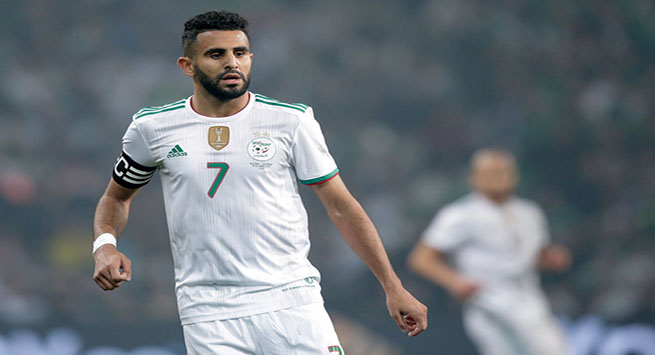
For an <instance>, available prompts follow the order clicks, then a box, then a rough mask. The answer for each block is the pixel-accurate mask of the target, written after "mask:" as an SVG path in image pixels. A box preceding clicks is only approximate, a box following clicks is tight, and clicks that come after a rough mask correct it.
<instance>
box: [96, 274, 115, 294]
mask: <svg viewBox="0 0 655 355" xmlns="http://www.w3.org/2000/svg"><path fill="white" fill-rule="evenodd" d="M93 280H94V281H95V282H96V283H97V284H98V286H100V288H101V289H103V290H105V291H111V290H113V289H115V288H116V287H118V286H120V284H121V283H122V282H119V283H115V282H113V281H112V280H111V277H110V276H109V275H108V273H102V272H98V273H97V274H96V276H95V277H94V278H93Z"/></svg>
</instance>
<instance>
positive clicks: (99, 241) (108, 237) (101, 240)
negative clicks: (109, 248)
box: [91, 233, 116, 254]
mask: <svg viewBox="0 0 655 355" xmlns="http://www.w3.org/2000/svg"><path fill="white" fill-rule="evenodd" d="M105 244H111V245H113V246H116V237H114V235H113V234H111V233H102V234H100V235H99V236H98V238H96V240H94V241H93V251H92V252H91V254H95V252H96V250H98V248H100V247H101V246H103V245H105Z"/></svg>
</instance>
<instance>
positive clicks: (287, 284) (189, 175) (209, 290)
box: [113, 93, 338, 324]
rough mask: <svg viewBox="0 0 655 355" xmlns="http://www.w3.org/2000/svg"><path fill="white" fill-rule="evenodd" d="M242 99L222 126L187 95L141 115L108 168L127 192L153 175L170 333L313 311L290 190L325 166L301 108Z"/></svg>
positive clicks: (312, 283) (312, 281)
mask: <svg viewBox="0 0 655 355" xmlns="http://www.w3.org/2000/svg"><path fill="white" fill-rule="evenodd" d="M248 95H249V102H248V104H247V105H246V106H245V107H244V108H243V109H242V110H241V111H239V112H237V113H236V114H234V115H232V116H229V117H220V118H215V117H207V116H203V115H200V114H198V113H197V112H195V111H194V110H193V108H192V107H191V102H192V97H189V98H187V99H184V100H180V101H177V102H175V103H172V104H169V105H165V106H160V107H154V108H145V109H142V110H141V111H139V112H137V113H136V114H135V115H134V116H133V121H132V123H131V124H130V126H129V128H128V129H127V132H126V133H125V136H124V137H123V153H122V154H121V156H120V157H119V159H118V160H117V162H116V166H115V168H114V173H113V176H114V180H115V181H117V182H118V183H119V184H121V185H123V186H126V187H131V188H136V187H139V186H142V185H144V184H145V183H147V182H148V181H149V180H150V178H151V177H152V175H153V174H154V171H155V169H157V170H159V174H160V176H161V181H162V188H163V194H164V201H165V209H166V218H167V222H168V230H169V234H170V243H171V249H172V254H173V261H174V267H175V289H176V295H177V301H178V309H179V313H180V319H181V321H182V324H189V323H194V322H200V321H209V320H219V319H228V318H235V317H241V316H246V315H252V314H257V313H263V312H269V311H274V310H278V309H284V308H288V307H294V306H299V305H304V304H309V303H315V302H322V298H321V295H320V286H319V281H320V275H319V272H318V270H317V269H316V268H315V267H314V266H312V264H311V263H310V262H309V260H308V259H307V255H308V253H309V248H310V242H309V236H308V227H307V214H306V211H305V208H304V206H303V203H302V201H301V199H300V195H299V194H298V186H297V180H300V181H301V182H302V183H304V184H316V183H321V182H325V181H327V180H329V179H331V178H332V177H334V176H336V175H337V174H338V169H337V166H336V164H335V162H334V160H333V158H332V156H331V155H330V153H329V152H328V148H327V145H326V144H325V139H324V138H323V134H322V132H321V129H320V127H319V124H318V122H317V121H316V120H315V119H314V115H313V111H312V109H311V108H310V107H307V106H305V105H302V104H288V103H283V102H280V101H277V100H274V99H271V98H267V97H265V96H261V95H256V94H253V93H248Z"/></svg>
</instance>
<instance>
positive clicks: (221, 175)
mask: <svg viewBox="0 0 655 355" xmlns="http://www.w3.org/2000/svg"><path fill="white" fill-rule="evenodd" d="M207 169H218V173H217V174H216V178H215V179H214V182H213V183H212V186H211V187H210V188H209V191H207V195H208V196H209V198H214V195H216V191H217V190H218V187H219V186H221V182H223V179H225V174H227V171H228V170H229V169H230V166H229V165H227V163H207Z"/></svg>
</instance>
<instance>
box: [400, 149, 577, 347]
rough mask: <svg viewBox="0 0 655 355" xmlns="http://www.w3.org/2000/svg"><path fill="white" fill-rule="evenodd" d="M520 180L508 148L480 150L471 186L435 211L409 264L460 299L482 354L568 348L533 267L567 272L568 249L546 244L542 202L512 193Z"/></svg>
mask: <svg viewBox="0 0 655 355" xmlns="http://www.w3.org/2000/svg"><path fill="white" fill-rule="evenodd" d="M518 181H519V176H518V171H517V165H516V161H515V158H514V156H513V155H512V154H511V153H509V152H507V151H505V150H501V149H481V150H479V151H477V152H476V153H475V154H474V155H473V158H472V160H471V175H470V183H471V186H472V187H473V189H474V192H473V193H471V194H470V195H468V196H465V197H463V198H461V199H459V200H457V201H455V202H453V203H451V204H450V205H447V206H446V207H444V208H443V209H442V210H441V211H440V212H439V213H438V214H437V215H436V217H435V218H434V220H433V221H432V223H431V224H430V226H429V227H428V229H427V230H426V231H425V232H424V234H423V237H422V240H421V241H420V242H419V243H418V244H417V245H416V247H415V248H414V250H413V251H412V252H411V254H410V256H409V260H408V263H409V267H410V268H411V269H412V270H413V271H415V272H416V273H418V274H420V275H421V276H423V277H425V278H427V279H428V280H430V281H432V282H434V283H436V284H438V285H440V286H442V287H444V288H445V289H446V290H447V291H448V292H449V293H450V294H451V295H452V296H453V297H454V298H456V299H457V300H459V301H461V302H462V303H463V305H464V326H465V329H466V330H467V332H468V334H469V336H470V337H471V339H472V340H473V342H474V343H475V344H476V346H477V348H478V350H479V352H480V353H481V354H484V355H567V354H568V352H567V345H566V342H565V339H564V337H563V334H562V332H561V331H560V329H559V327H558V324H557V322H556V320H555V318H554V317H553V315H552V314H551V311H550V308H549V305H548V302H547V300H546V297H545V295H544V294H543V292H542V291H541V289H540V285H539V278H538V275H537V272H536V269H537V268H542V269H546V270H551V271H564V270H566V269H568V267H569V265H570V262H571V257H570V253H569V251H568V250H567V249H566V248H565V247H563V246H557V245H552V244H549V235H548V227H547V222H546V219H545V216H544V214H543V212H542V211H541V209H540V208H539V207H538V206H537V205H536V204H535V203H533V202H531V201H528V200H525V199H522V198H518V197H516V196H514V190H515V188H516V186H517V183H518ZM444 256H448V257H451V258H452V265H451V263H449V262H447V261H446V259H445V258H444ZM449 260H450V258H449Z"/></svg>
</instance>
